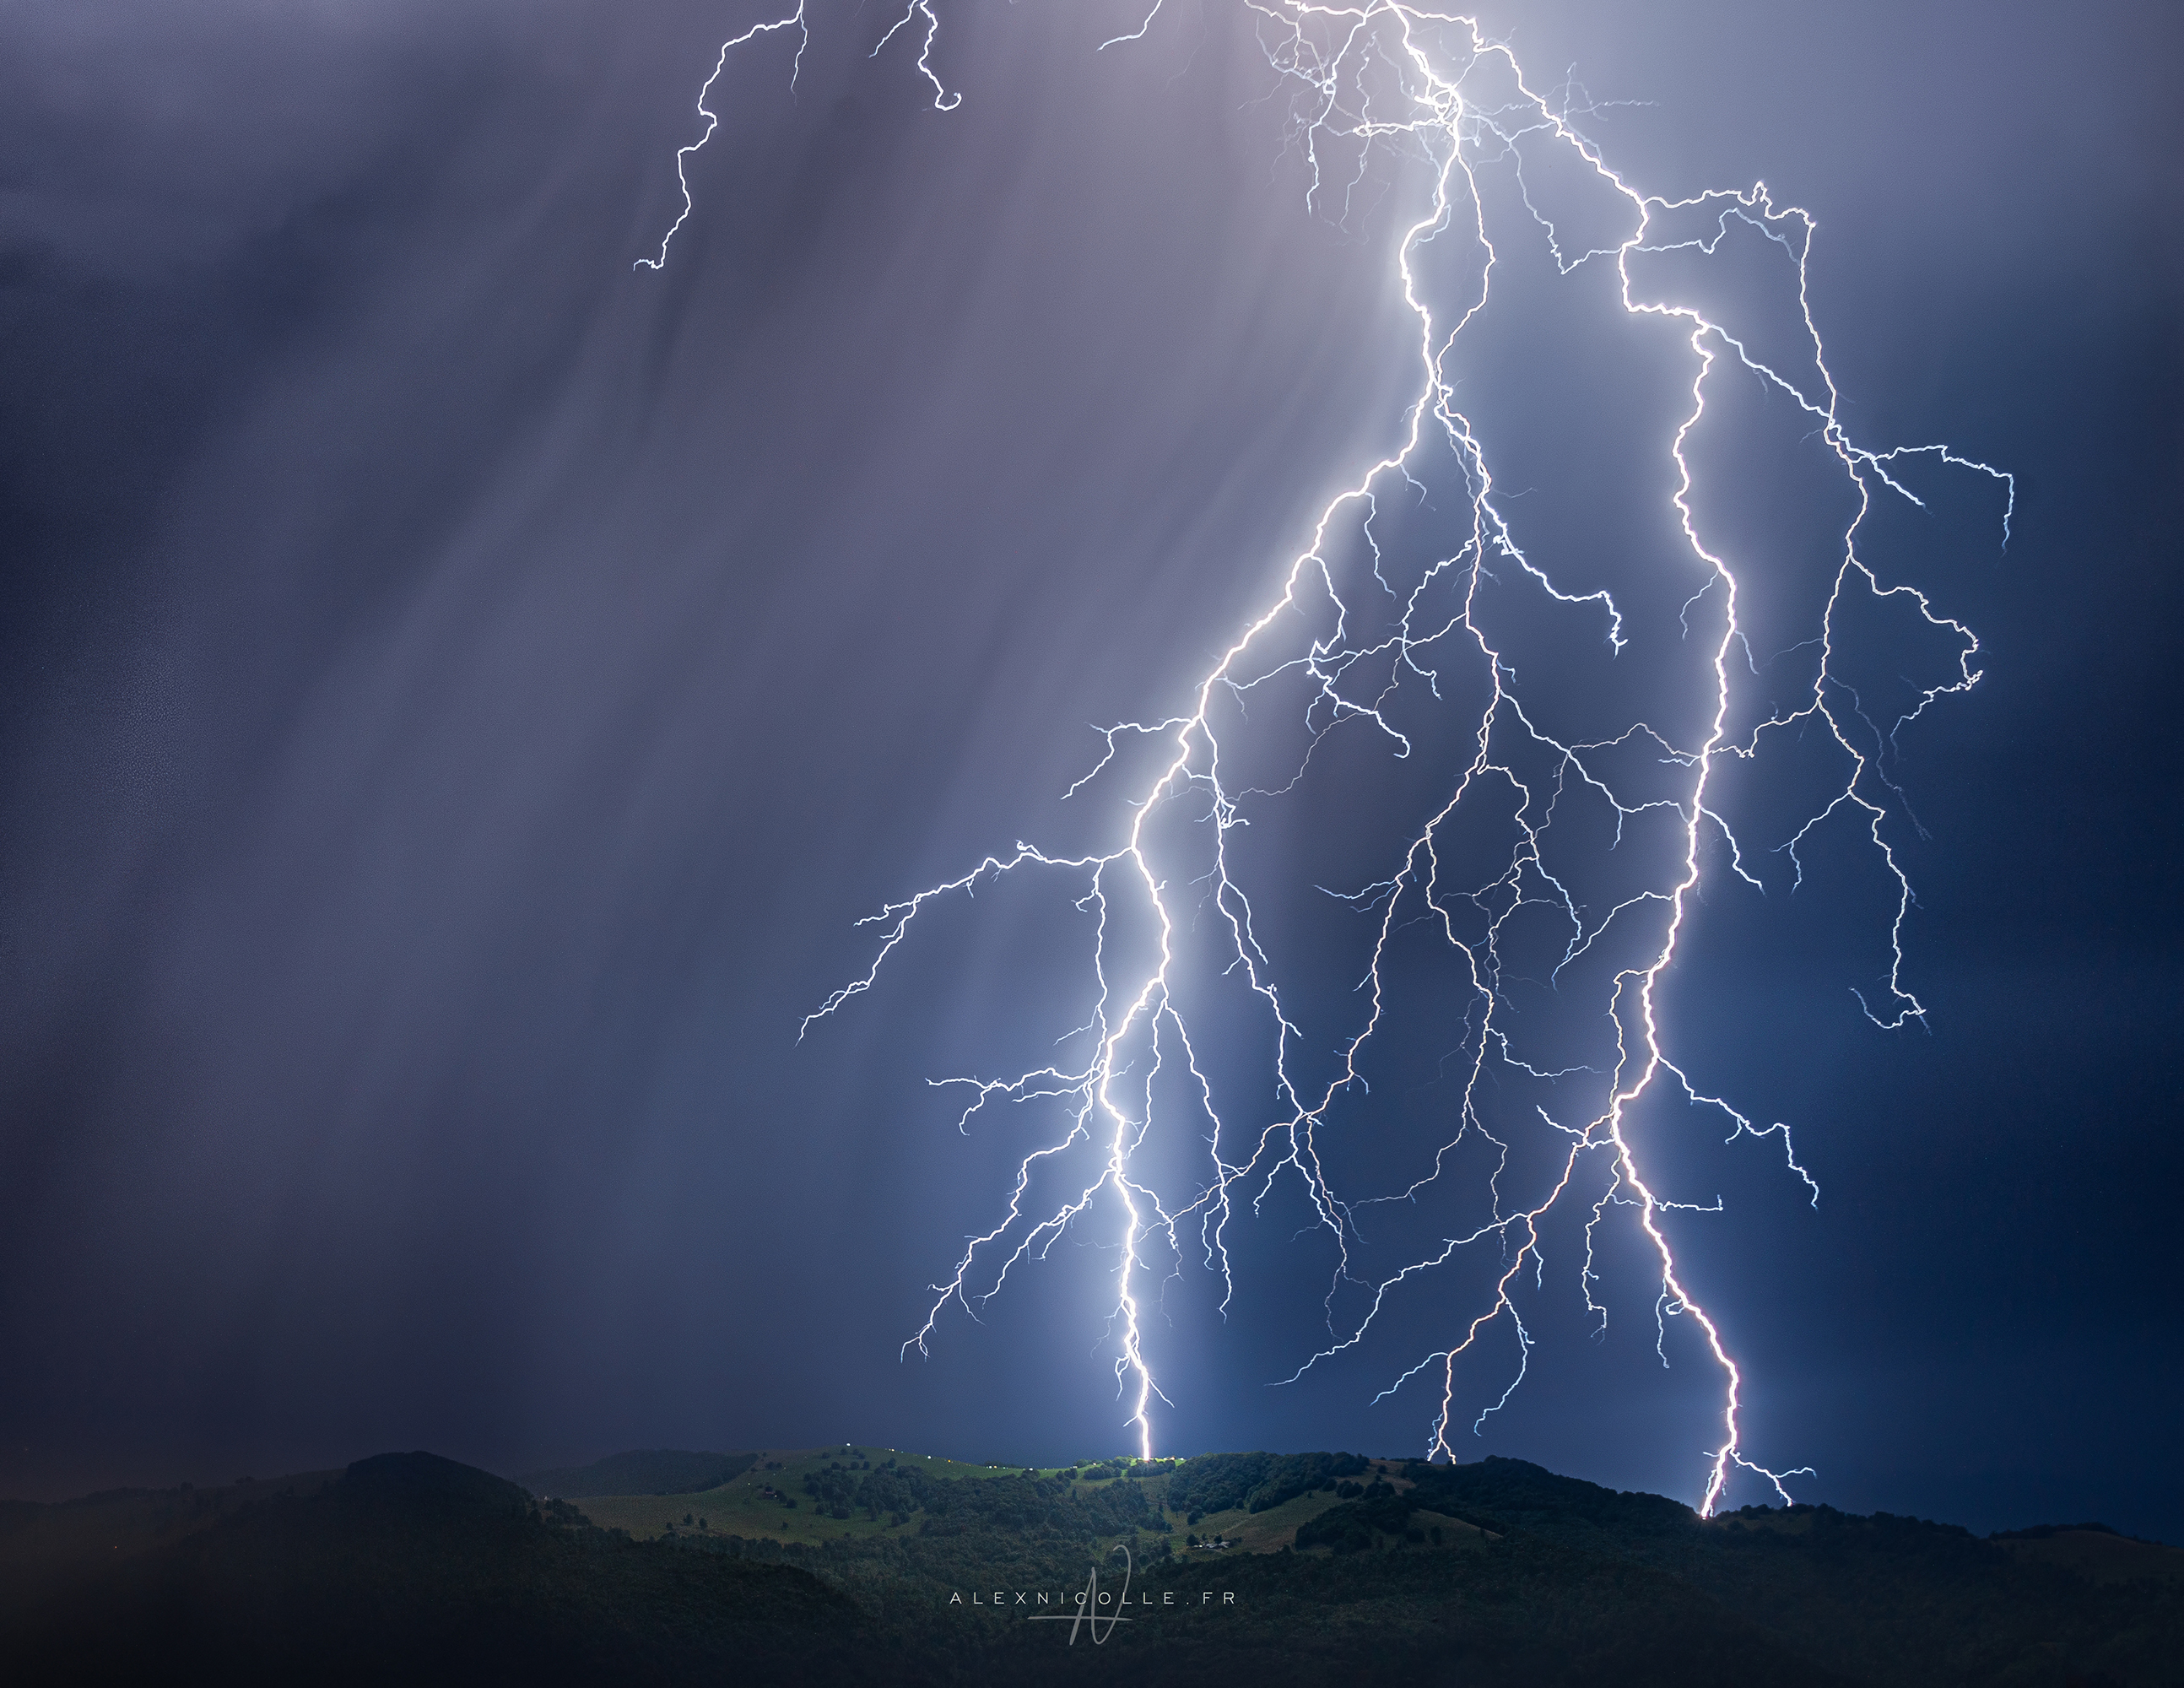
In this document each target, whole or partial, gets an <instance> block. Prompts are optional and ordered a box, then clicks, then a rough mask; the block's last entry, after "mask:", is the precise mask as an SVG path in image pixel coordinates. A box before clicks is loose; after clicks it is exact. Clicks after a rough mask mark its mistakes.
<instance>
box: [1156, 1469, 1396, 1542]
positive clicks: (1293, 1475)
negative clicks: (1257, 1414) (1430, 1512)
mask: <svg viewBox="0 0 2184 1688" xmlns="http://www.w3.org/2000/svg"><path fill="white" fill-rule="evenodd" d="M1371 1469H1372V1463H1371V1462H1370V1461H1368V1460H1367V1459H1366V1458H1365V1457H1364V1456H1363V1455H1362V1454H1354V1453H1296V1454H1271V1453H1212V1454H1201V1455H1200V1456H1198V1457H1196V1458H1195V1459H1186V1460H1184V1461H1182V1462H1179V1463H1178V1464H1177V1465H1176V1466H1175V1467H1174V1468H1173V1472H1172V1473H1171V1474H1170V1476H1169V1477H1168V1479H1167V1506H1168V1510H1169V1511H1171V1512H1178V1513H1185V1514H1187V1515H1188V1516H1189V1518H1190V1522H1191V1523H1192V1524H1196V1523H1197V1522H1198V1521H1199V1519H1200V1518H1203V1517H1204V1516H1205V1515H1206V1513H1225V1512H1230V1511H1233V1510H1234V1509H1235V1508H1236V1507H1244V1508H1245V1509H1247V1510H1248V1511H1251V1512H1254V1513H1263V1512H1265V1511H1266V1510H1267V1509H1268V1507H1279V1506H1280V1505H1281V1504H1282V1503H1283V1502H1284V1501H1294V1500H1295V1499H1296V1497H1297V1496H1300V1495H1309V1494H1312V1493H1314V1492H1316V1491H1319V1490H1334V1493H1335V1494H1336V1495H1338V1496H1340V1494H1341V1493H1342V1489H1343V1487H1344V1486H1345V1485H1344V1481H1343V1480H1344V1479H1346V1478H1351V1477H1356V1476H1358V1475H1360V1474H1363V1473H1365V1472H1367V1471H1369V1470H1371ZM1346 1486H1347V1487H1348V1488H1349V1490H1350V1491H1351V1493H1353V1494H1355V1493H1357V1492H1358V1485H1356V1484H1354V1483H1351V1484H1349V1485H1346Z"/></svg>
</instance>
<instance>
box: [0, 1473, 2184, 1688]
mask: <svg viewBox="0 0 2184 1688" xmlns="http://www.w3.org/2000/svg"><path fill="white" fill-rule="evenodd" d="M663 1460H682V1461H692V1460H695V1461H699V1463H697V1464H695V1465H684V1466H680V1467H677V1466H674V1465H671V1464H666V1463H663ZM708 1461H710V1462H712V1463H710V1464H709V1463H705V1462H708ZM586 1469H588V1470H591V1471H593V1472H594V1473H596V1472H598V1471H600V1470H605V1471H610V1472H621V1473H625V1474H630V1475H632V1476H634V1477H636V1478H638V1479H641V1480H644V1481H652V1480H656V1478H657V1475H658V1474H659V1473H660V1471H662V1470H675V1469H682V1470H689V1471H694V1472H695V1474H696V1475H697V1476H698V1477H699V1478H700V1479H702V1478H705V1477H708V1476H715V1477H717V1475H718V1474H719V1473H720V1472H721V1470H723V1469H728V1470H729V1473H730V1474H729V1475H728V1476H727V1479H726V1480H725V1481H715V1482H713V1483H711V1484H710V1485H709V1486H707V1487H705V1488H700V1489H693V1490H686V1491H684V1492H682V1493H679V1494H665V1495H663V1494H658V1493H631V1494H625V1495H598V1496H584V1497H582V1500H581V1501H571V1500H570V1499H567V1498H562V1497H556V1498H554V1499H551V1500H546V1499H541V1498H540V1497H538V1496H537V1495H535V1494H534V1493H532V1492H530V1491H528V1490H526V1488H523V1487H520V1486H518V1485H515V1484H511V1483H508V1482H505V1481H504V1480H502V1479H499V1478H494V1477H491V1476H488V1475H487V1474H485V1473H483V1472H479V1471H476V1470H473V1469H471V1468H468V1467H465V1466H460V1465H457V1464H454V1462H450V1461H446V1460H441V1459H437V1458H435V1457H433V1456H432V1455H429V1454H407V1455H387V1456H382V1457H378V1458H376V1459H372V1460H365V1461H360V1462H358V1463H357V1464H356V1465H354V1466H352V1467H350V1468H348V1471H347V1472H345V1473H342V1474H315V1475H310V1476H305V1477H301V1478H296V1479H282V1480H281V1481H280V1482H277V1483H268V1484H259V1485H238V1486H237V1487H236V1488H233V1489H228V1490H214V1491H207V1492H205V1493H202V1494H201V1493H198V1492H197V1491H191V1490H172V1491H165V1492H148V1491H128V1492H126V1493H122V1494H117V1495H109V1496H92V1497H89V1498H88V1499H86V1500H85V1501H78V1502H71V1503H69V1504H68V1505H67V1506H64V1507H28V1506H25V1505H22V1504H20V1503H16V1504H14V1505H11V1506H8V1507H0V1570H4V1571H5V1573H6V1574H5V1576H4V1578H0V1680H8V1681H15V1680H21V1681H25V1682H32V1681H36V1682H47V1681H52V1682H81V1683H107V1682H116V1683H118V1682H122V1681H131V1682H136V1681H143V1680H170V1679H173V1678H176V1677H179V1678H181V1680H197V1679H198V1678H200V1677H202V1678H207V1679H217V1680H223V1681H226V1682H236V1683H257V1682H274V1681H282V1682H291V1681H302V1680H309V1681H313V1682H320V1681H326V1682H359V1683H363V1682H383V1681H393V1680H400V1681H404V1682H406V1683H439V1682H448V1683H453V1682H457V1681H460V1682H462V1683H465V1684H476V1683H480V1682H487V1683H494V1682H503V1681H506V1682H516V1681H522V1682H525V1683H532V1684H535V1683H541V1682H545V1683H559V1682H620V1681H630V1682H640V1681H642V1682H657V1681H663V1680H668V1679H670V1678H672V1677H681V1676H685V1675H692V1676H702V1677H705V1678H707V1679H709V1680H727V1681H729V1682H733V1683H738V1684H771V1683H775V1682H779V1683H783V1684H788V1683H798V1684H805V1683H816V1684H829V1683H834V1682H844V1683H847V1682H859V1683H865V1682H874V1681H884V1682H889V1683H905V1684H912V1685H921V1684H932V1685H936V1688H939V1685H951V1684H963V1685H971V1684H989V1683H992V1684H998V1683H1017V1682H1023V1681H1031V1680H1039V1681H1041V1682H1045V1681H1056V1682H1062V1683H1068V1682H1072V1681H1074V1680H1077V1679H1078V1678H1084V1679H1086V1680H1092V1679H1098V1680H1111V1679H1112V1678H1113V1677H1114V1676H1115V1675H1116V1674H1117V1673H1122V1674H1125V1675H1127V1676H1128V1679H1129V1680H1131V1681H1132V1682H1133V1684H1154V1685H1160V1684H1171V1683H1173V1684H1178V1685H1180V1684H1184V1683H1190V1684H1197V1683H1200V1682H1202V1681H1204V1680H1207V1679H1208V1678H1216V1679H1224V1680H1234V1679H1236V1678H1238V1677H1245V1678H1248V1679H1250V1680H1253V1682H1254V1684H1255V1688H1265V1685H1277V1688H1279V1685H1286V1684H1298V1685H1302V1684H1317V1683H1323V1682H1327V1681H1329V1680H1345V1681H1348V1680H1351V1679H1356V1680H1361V1681H1364V1682H1378V1681H1382V1680H1385V1681H1389V1682H1405V1683H1415V1682H1425V1683H1448V1684H1457V1683H1462V1684H1464V1685H1468V1688H1479V1685H1494V1684H1503V1683H1507V1684H1516V1683H1523V1684H1525V1685H1527V1688H1534V1685H1543V1684H1544V1685H1569V1688H1580V1685H1583V1688H1593V1685H1598V1688H1608V1685H1614V1688H1630V1685H1646V1684H1661V1685H1670V1684H1673V1685H1677V1688H1697V1685H1709V1684H1716V1685H1722V1688H1729V1685H1738V1688H1745V1685H1753V1684H1765V1685H1770V1688H1772V1685H1815V1688H1818V1685H1849V1684H1874V1685H1897V1684H1901V1685H1904V1688H1914V1685H1915V1688H1936V1685H1958V1684H1961V1685H1964V1688H1972V1685H1981V1688H1985V1685H1990V1684H2009V1685H2024V1688H2065V1685H2074V1684H2075V1685H2085V1688H2098V1685H2114V1688H2124V1685H2131V1688H2139V1685H2144V1688H2156V1685H2165V1684H2177V1683H2184V1665H2181V1664H2180V1661H2184V1552H2180V1551H2179V1550H2176V1549H2173V1548H2168V1547H2163V1546H2157V1545H2154V1544H2152V1543H2146V1542H2137V1541H2132V1540H2129V1539H2127V1538H2125V1537H2122V1536H2119V1535H2115V1534H2114V1532H2113V1531H2108V1530H2104V1529H2102V1528H2101V1527H2100V1526H2098V1525H2076V1526H2067V1527H2058V1528H2050V1529H2040V1530H2032V1531H2020V1532H2015V1533H2013V1534H2012V1535H2009V1536H2006V1537H1997V1538H1995V1539H1992V1540H1979V1539H1976V1538H1975V1537H1973V1536H1972V1535H1970V1534H1968V1533H1967V1532H1965V1531H1964V1530H1961V1529H1954V1528H1953V1527H1951V1526H1948V1525H1944V1524H1930V1523H1926V1522H1924V1521H1922V1520H1917V1519H1910V1518H1892V1517H1890V1516H1889V1515H1887V1514H1886V1513H1880V1514H1875V1516H1873V1517H1871V1518H1858V1517H1853V1516H1850V1515H1847V1514H1844V1513H1837V1512H1835V1511H1834V1510H1832V1509H1830V1508H1828V1507H1793V1508H1788V1509H1781V1510H1764V1509H1752V1510H1748V1511H1747V1512H1744V1513H1736V1514H1733V1515H1730V1516H1729V1517H1727V1518H1719V1519H1713V1520H1702V1519H1700V1518H1697V1516H1695V1515H1694V1514H1693V1513H1691V1511H1690V1510H1689V1509H1688V1508H1686V1507H1683V1506H1680V1505H1679V1504H1678V1503H1676V1502H1674V1501H1668V1500H1664V1499H1663V1498H1662V1497H1660V1496H1652V1495H1640V1494H1620V1493H1617V1492H1615V1491H1613V1490H1606V1489H1602V1488H1599V1487H1597V1486H1596V1485H1591V1484H1588V1483H1581V1482H1577V1481H1575V1480H1574V1479H1568V1478H1563V1477H1558V1476H1557V1475H1555V1474H1553V1473H1552V1472H1548V1471H1545V1470H1543V1469H1541V1468H1539V1467H1537V1466H1533V1465H1529V1464H1526V1463H1524V1462H1521V1461H1516V1460H1502V1459H1490V1460H1485V1461H1482V1462H1479V1463H1477V1464H1473V1465H1463V1466H1427V1465H1424V1464H1420V1463H1418V1462H1407V1461H1398V1460H1373V1459H1366V1458H1362V1457H1358V1456H1356V1455H1338V1454H1311V1455H1288V1456H1277V1455H1273V1454H1264V1453H1251V1454H1222V1455H1209V1456H1204V1457H1199V1458H1195V1459H1189V1460H1173V1461H1164V1462H1135V1461H1129V1460H1108V1461H1100V1462H1089V1463H1080V1464H1078V1465H1075V1466H1067V1467H1058V1468H1041V1469H1031V1468H1006V1467H1000V1466H990V1465H989V1466H981V1465H972V1464H967V1463H962V1462H953V1461H949V1460H944V1459H938V1458H934V1457H930V1456H927V1455H922V1454H913V1453H905V1452H901V1451H895V1450H892V1449H886V1448H878V1447H868V1446H841V1447H833V1448H822V1449H802V1450H795V1449H773V1450H759V1451H753V1452H749V1453H748V1454H741V1455H734V1456H721V1455H707V1456H696V1455H684V1454H673V1455H667V1456H662V1455H660V1453H659V1452H658V1451H654V1452H651V1453H646V1454H643V1455H630V1456H621V1457H618V1458H617V1460H610V1461H603V1462H600V1463H599V1466H598V1467H594V1468H586ZM542 1475H554V1474H542ZM558 1475H561V1476H566V1475H569V1474H558ZM565 1486H573V1485H565ZM1194 1538H1195V1540H1196V1542H1197V1543H1198V1544H1199V1545H1193V1541H1194ZM1080 1612H1089V1613H1092V1614H1093V1615H1094V1616H1095V1617H1100V1618H1112V1619H1115V1620H1118V1621H1114V1622H1112V1623H1104V1622H1103V1624H1100V1625H1098V1626H1094V1625H1088V1624H1084V1623H1082V1622H1074V1621H1072V1620H1073V1619H1075V1618H1077V1617H1078V1614H1079V1613H1080ZM1052 1619H1060V1620H1062V1621H1058V1622H1057V1621H1045V1620H1052Z"/></svg>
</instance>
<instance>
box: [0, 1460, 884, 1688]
mask: <svg viewBox="0 0 2184 1688" xmlns="http://www.w3.org/2000/svg"><path fill="white" fill-rule="evenodd" d="M855 1618H856V1611H855V1607H853V1606H852V1605H851V1603H850V1601H849V1600H847V1599H846V1598H845V1597H844V1596H843V1595H841V1594H840V1593H839V1592H838V1591H835V1590H834V1589H832V1588H830V1587H828V1586H827V1585H826V1584H824V1583H822V1581H820V1580H819V1579H817V1578H816V1577H814V1576H812V1575H811V1574H810V1573H808V1572H806V1571H803V1570H799V1569H797V1568H794V1567H789V1566H782V1565H768V1564H763V1563H756V1562H755V1561H745V1560H733V1559H727V1558H721V1557H705V1556H699V1555H696V1554H690V1553H682V1552H676V1551H675V1550H674V1549H672V1548H670V1547H664V1546H650V1545H648V1544H643V1543H636V1542H632V1541H629V1540H626V1539H622V1538H618V1537H616V1536H613V1535H609V1534H607V1533H606V1532H604V1531H600V1530H595V1529H588V1528H577V1529H571V1528H568V1527H566V1526H564V1525H560V1524H556V1523H554V1521H553V1519H552V1518H551V1517H550V1516H549V1515H546V1514H542V1513H540V1512H539V1511H538V1509H537V1508H535V1507H534V1506H533V1504H532V1500H531V1497H530V1496H529V1495H528V1494H526V1492H525V1491H524V1490H521V1489H520V1488H518V1487H517V1486H516V1485H514V1484H512V1483H508V1482H504V1481H503V1480H502V1479H499V1478H498V1477H493V1476H489V1475H487V1474H486V1473H484V1472H482V1471H477V1470H474V1469H472V1468H471V1467H468V1466H464V1465H458V1464H456V1463H455V1462H453V1461H451V1460H444V1459H441V1458H439V1457H437V1456H435V1455H432V1454H426V1453H411V1454H384V1455H381V1456H380V1457H377V1458H374V1459H368V1460H361V1461H359V1462H357V1463H356V1464H354V1465H353V1466H351V1467H349V1468H348V1472H347V1473H346V1474H344V1475H343V1477H342V1478H341V1479H339V1480H338V1481H337V1482H334V1483H332V1484H331V1485H327V1486H326V1487H324V1488H323V1489H321V1490H320V1491H319V1492H317V1493H315V1494H313V1495H309V1496H304V1497H298V1496H294V1495H291V1494H281V1495H275V1496H270V1497H269V1498H268V1499H266V1500H265V1501H261V1502H259V1503H258V1504H256V1505H254V1506H252V1507H248V1508H247V1509H244V1510H242V1511H240V1512H237V1513H234V1514H233V1515H231V1516H230V1517H227V1518H223V1519H221V1520H220V1521H219V1522H216V1523H214V1524H212V1525H211V1526H210V1527H209V1528H207V1529H202V1530H199V1531H197V1532H195V1533H192V1534H191V1535H187V1537H185V1538H184V1539H182V1540H178V1541H175V1542H172V1543H170V1544H168V1545H165V1546H159V1547H155V1548H153V1549H152V1550H151V1551H149V1552H144V1553H142V1554H140V1555H138V1556H136V1557H133V1558H131V1559H129V1560H127V1561H125V1562H124V1563H121V1564H120V1565H118V1566H115V1567H114V1568H111V1569H106V1570H103V1571H101V1572H98V1573H95V1574H92V1575H89V1576H86V1577H81V1578H79V1579H75V1580H74V1581H73V1582H72V1583H70V1585H67V1586H65V1587H64V1588H62V1589H60V1590H58V1591H54V1590H52V1589H50V1587H49V1589H48V1591H47V1594H46V1595H45V1596H44V1597H42V1598H40V1599H38V1600H36V1602H35V1603H33V1604H31V1606H30V1607H28V1609H25V1608H24V1607H20V1606H17V1607H14V1609H13V1610H11V1611H9V1612H8V1620H9V1621H8V1631H7V1634H6V1635H5V1637H4V1641H0V1680H10V1681H20V1682H25V1683H30V1682H53V1683H70V1682H81V1683H119V1682H125V1681H126V1682H153V1681H177V1680H180V1681H187V1682H194V1681H210V1680H220V1681H226V1682H237V1683H271V1682H298V1683H300V1682H313V1683H375V1684H376V1683H392V1682H411V1683H441V1682H457V1681H461V1682H508V1681H516V1680H527V1681H534V1682H535V1681H542V1680H543V1681H551V1682H564V1681H567V1682H577V1681H584V1682H589V1681H603V1682H604V1681H632V1682H634V1681H658V1680H663V1679H664V1678H666V1676H667V1675H670V1674H676V1673H679V1672H682V1671H686V1670H690V1669H706V1670H710V1671H711V1673H712V1674H714V1675H715V1677H716V1678H717V1677H718V1676H719V1675H720V1674H721V1671H722V1669H724V1668H727V1667H731V1666H733V1667H734V1668H735V1669H737V1670H738V1672H739V1673H746V1672H747V1673H748V1674H747V1676H745V1677H744V1679H743V1680H754V1681H777V1680H778V1681H788V1680H794V1679H795V1677H796V1676H797V1674H799V1673H798V1670H797V1669H796V1667H797V1666H798V1665H799V1663H804V1662H807V1661H808V1662H811V1663H817V1664H819V1665H821V1666H822V1667H827V1666H831V1665H832V1663H833V1662H834V1661H833V1654H835V1653H838V1652H839V1651H840V1646H841V1643H840V1641H839V1639H838V1638H839V1637H841V1636H842V1635H844V1633H846V1630H848V1629H850V1628H852V1627H854V1625H855Z"/></svg>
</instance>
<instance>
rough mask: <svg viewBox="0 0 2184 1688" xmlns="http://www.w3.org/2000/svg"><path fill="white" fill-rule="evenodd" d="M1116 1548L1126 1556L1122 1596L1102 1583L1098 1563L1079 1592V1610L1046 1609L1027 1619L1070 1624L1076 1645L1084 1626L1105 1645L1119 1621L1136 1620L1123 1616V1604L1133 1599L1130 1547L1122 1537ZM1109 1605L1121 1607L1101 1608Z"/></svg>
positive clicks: (1094, 1641)
mask: <svg viewBox="0 0 2184 1688" xmlns="http://www.w3.org/2000/svg"><path fill="white" fill-rule="evenodd" d="M1114 1551H1115V1552H1117V1553H1119V1554H1121V1555H1122V1556H1123V1587H1122V1591H1121V1597H1120V1598H1119V1599H1118V1598H1117V1596H1116V1593H1115V1591H1112V1590H1107V1589H1102V1588H1101V1587H1100V1568H1099V1566H1097V1565H1095V1566H1093V1568H1092V1574H1091V1575H1090V1576H1089V1578H1087V1579H1085V1584H1084V1592H1083V1593H1082V1594H1080V1595H1078V1596H1077V1610H1076V1611H1074V1612H1056V1613H1040V1614H1039V1615H1038V1616H1037V1617H1034V1618H1027V1619H1026V1620H1025V1621H1026V1622H1027V1623H1031V1624H1067V1625H1068V1626H1069V1645H1070V1646H1076V1645H1077V1632H1078V1630H1080V1629H1089V1630H1090V1631H1091V1635H1092V1645H1093V1646H1095V1647H1097V1646H1105V1645H1106V1640H1107V1637H1108V1636H1110V1635H1113V1634H1114V1633H1115V1626H1116V1625H1117V1624H1128V1623H1129V1622H1131V1621H1132V1620H1131V1619H1129V1618H1125V1617H1123V1615H1122V1613H1121V1611H1120V1608H1121V1607H1125V1606H1128V1604H1129V1603H1130V1568H1131V1567H1130V1550H1129V1547H1128V1545H1127V1544H1125V1543H1123V1542H1120V1541H1118V1542H1117V1543H1116V1544H1115V1548H1114ZM1106 1606H1112V1607H1115V1608H1117V1609H1116V1610H1114V1611H1112V1612H1103V1611H1101V1610H1100V1607H1106ZM1101 1624H1106V1628H1105V1629H1102V1628H1100V1625H1101Z"/></svg>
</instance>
